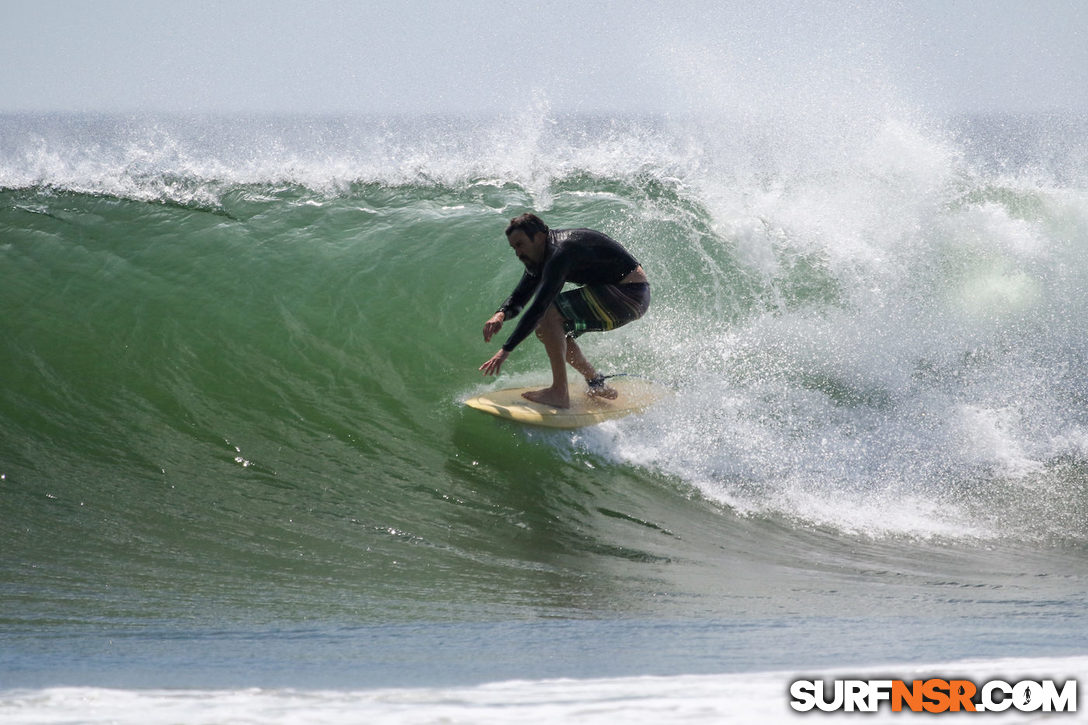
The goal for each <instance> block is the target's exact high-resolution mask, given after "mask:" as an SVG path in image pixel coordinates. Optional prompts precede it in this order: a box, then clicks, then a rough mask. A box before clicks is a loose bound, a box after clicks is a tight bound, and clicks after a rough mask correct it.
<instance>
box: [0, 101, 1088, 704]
mask: <svg viewBox="0 0 1088 725" xmlns="http://www.w3.org/2000/svg"><path fill="white" fill-rule="evenodd" d="M524 211H535V212H537V213H538V214H540V215H541V216H542V217H543V218H544V219H545V220H546V221H547V222H548V223H549V224H551V225H552V226H553V227H556V228H563V227H573V226H585V227H591V228H595V229H599V230H602V231H604V232H606V233H608V234H610V235H612V236H613V237H615V238H616V239H618V240H620V241H621V242H622V243H623V244H625V245H626V246H627V247H628V248H629V249H630V250H631V251H632V252H633V253H634V254H635V256H636V257H638V259H639V260H640V261H641V263H642V264H643V266H644V268H645V269H646V271H647V274H648V275H649V277H650V280H651V283H652V286H653V295H654V297H653V304H652V307H651V309H650V312H649V313H648V314H647V316H646V317H645V318H643V319H642V320H640V321H638V322H636V323H634V324H632V325H629V326H627V327H625V328H623V329H621V330H618V331H615V332H612V333H608V334H603V335H596V336H593V335H587V336H586V337H584V338H583V349H584V350H585V351H586V353H587V355H588V356H589V357H590V359H591V360H592V361H593V362H595V363H596V364H597V365H598V367H600V368H601V369H602V370H604V371H606V372H627V373H635V374H639V375H644V376H647V377H651V378H653V379H655V380H659V381H661V382H664V383H667V384H669V385H671V386H672V387H673V388H674V390H675V395H674V396H673V397H672V398H671V399H670V400H668V401H667V402H665V403H663V404H661V405H659V406H657V407H655V408H653V409H651V410H649V411H648V412H646V413H645V414H643V415H640V416H634V417H630V418H627V419H624V420H620V421H614V422H610V423H606V424H602V425H600V426H597V427H594V428H589V429H583V430H580V431H576V432H544V431H539V430H534V429H530V428H523V427H519V426H516V425H513V424H509V423H505V422H502V421H499V420H496V419H493V418H491V417H489V416H485V415H482V414H480V413H478V412H476V411H472V410H468V409H466V408H465V407H464V406H463V405H461V401H462V400H464V399H465V398H466V397H468V396H470V395H472V394H475V393H478V392H479V391H481V390H485V389H488V388H491V387H494V386H496V385H502V386H505V385H532V384H536V383H541V384H543V383H545V382H546V381H547V380H548V366H547V360H546V358H545V356H544V354H543V350H542V348H541V346H540V345H539V344H538V343H537V342H536V341H535V340H532V339H530V340H528V341H526V342H525V343H524V344H523V345H521V346H520V347H519V348H518V349H517V350H516V351H515V353H514V354H513V356H512V357H511V359H510V360H509V361H508V362H507V364H506V366H505V367H504V374H503V376H502V377H501V378H500V379H499V380H498V381H497V382H495V381H492V380H488V379H483V378H482V377H481V376H480V374H479V372H478V371H477V368H478V366H479V365H480V364H482V363H483V362H484V361H485V360H487V359H488V358H489V357H490V356H491V354H492V353H493V352H494V351H495V349H497V347H498V343H499V342H501V340H502V339H505V335H506V334H508V332H509V328H508V329H507V330H504V331H503V332H502V333H500V335H499V340H498V341H493V342H492V344H490V345H489V344H485V343H484V342H483V340H482V335H481V329H482V326H483V323H484V321H485V320H486V319H487V318H488V317H489V316H490V315H491V314H492V312H493V311H494V310H495V309H496V308H497V306H498V305H499V303H500V302H501V301H502V300H503V299H504V298H505V296H506V295H507V294H509V292H510V290H511V289H512V288H513V286H514V284H515V283H516V281H517V279H518V276H519V274H520V265H519V264H518V262H517V260H516V259H515V258H514V256H513V255H512V253H511V252H510V250H509V248H508V247H507V245H506V242H505V238H504V237H503V235H502V231H503V228H504V226H505V224H506V222H507V220H509V219H510V218H511V217H513V216H515V215H517V214H520V213H522V212H524ZM921 670H924V671H926V672H930V673H936V674H942V673H950V672H960V673H965V674H966V675H969V676H971V677H972V678H973V679H984V677H985V676H988V675H991V674H993V673H1007V672H1017V673H1020V674H1021V675H1023V676H1025V677H1032V678H1035V679H1038V678H1040V677H1044V676H1050V675H1056V676H1062V677H1082V678H1083V676H1084V675H1085V674H1086V671H1088V122H1085V120H1084V119H1079V118H1074V117H1065V116H1054V115H1038V116H1031V117H1024V116H1019V117H1011V116H1006V117H1001V116H990V117H961V118H942V119H934V118H928V117H924V116H922V115H921V114H912V113H906V112H898V113H893V112H889V111H887V110H886V109H885V110H883V111H881V112H875V111H874V112H873V113H869V114H852V115H849V116H843V117H835V116H833V115H832V116H823V115H821V116H819V117H814V116H802V117H797V118H782V117H778V116H773V115H760V114H758V113H744V114H734V115H729V114H723V115H722V116H721V117H715V118H708V117H700V118H697V119H695V118H669V117H645V118H639V117H625V118H607V117H566V116H555V115H553V114H551V113H549V112H548V110H547V109H546V108H529V109H527V110H526V111H525V112H524V113H522V114H513V115H510V116H504V117H499V116H496V117H489V118H460V117H458V118H453V117H344V118H338V117H320V118H317V117H267V116H254V117H242V116H236V117H229V118H223V117H182V116H121V115H117V116H110V115H8V116H0V721H4V722H151V723H160V722H161V723H167V722H170V723H173V722H290V723H294V722H364V721H369V722H420V723H423V722H437V721H442V722H509V721H512V720H514V719H516V720H517V721H519V722H558V721H587V722H590V721H592V722H614V721H615V720H616V719H617V718H624V719H627V720H630V721H633V722H663V721H669V720H670V719H680V718H686V721H692V722H749V721H752V718H753V717H756V716H757V715H758V717H759V718H760V719H761V720H762V721H775V720H779V719H788V718H789V717H790V712H791V711H790V709H789V707H788V696H787V691H788V683H789V682H790V681H791V680H793V679H795V678H796V677H798V676H799V675H801V674H807V675H813V674H817V675H822V674H826V673H850V674H856V673H862V672H873V671H879V672H881V673H883V674H887V675H894V676H896V677H902V678H904V679H909V678H910V677H911V676H912V675H914V674H916V673H917V672H919V671H921ZM1081 684H1082V685H1083V684H1084V681H1082V683H1081ZM1083 698H1084V693H1082V699H1083ZM1081 709H1082V710H1085V708H1081ZM885 715H887V716H888V719H889V720H892V721H895V720H896V719H899V720H901V719H902V716H899V717H892V715H891V714H890V713H885ZM1014 717H1016V716H1014ZM1078 717H1084V716H1083V715H1079V716H1078ZM908 719H910V718H908ZM997 719H998V720H999V721H1002V722H1004V721H1008V719H1007V718H1006V719H1002V718H1000V717H998V718H997ZM870 721H871V720H870ZM1062 721H1063V722H1064V721H1070V718H1068V717H1066V718H1064V719H1063V720H1062Z"/></svg>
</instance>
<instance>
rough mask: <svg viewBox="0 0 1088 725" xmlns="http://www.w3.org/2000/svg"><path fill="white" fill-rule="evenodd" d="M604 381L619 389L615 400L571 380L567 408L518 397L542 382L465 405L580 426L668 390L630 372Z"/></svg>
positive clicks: (640, 406)
mask: <svg viewBox="0 0 1088 725" xmlns="http://www.w3.org/2000/svg"><path fill="white" fill-rule="evenodd" d="M608 385H609V386H610V387H612V388H614V389H615V390H616V392H618V393H619V395H618V396H616V399H615V400H605V399H604V398H597V397H590V396H589V395H587V394H586V384H585V382H583V381H581V380H579V381H578V382H575V383H571V385H570V407H569V408H553V407H552V406H550V405H541V404H540V403H533V402H531V401H528V400H526V399H525V398H523V397H521V394H522V393H524V392H525V391H527V390H540V388H542V387H544V385H535V386H533V387H528V388H505V389H503V390H494V391H492V392H489V393H484V394H482V395H477V396H475V397H472V398H469V399H468V400H466V401H465V405H467V406H468V407H470V408H474V409H476V410H482V411H483V412H485V413H490V414H491V415H494V416H497V417H499V418H505V419H507V420H512V421H516V422H518V423H526V424H528V425H538V426H544V427H547V428H582V427H585V426H588V425H596V424H598V423H601V422H604V421H606V420H613V419H615V418H622V417H624V416H627V415H631V414H632V413H639V412H641V411H643V410H646V409H647V408H648V407H650V406H651V405H653V404H654V403H656V402H658V401H659V400H661V399H663V398H665V397H667V396H668V395H670V394H671V391H670V390H669V388H667V387H666V386H664V385H662V384H660V383H655V382H654V381H652V380H647V379H646V378H639V377H634V376H622V377H615V378H611V379H609V381H608Z"/></svg>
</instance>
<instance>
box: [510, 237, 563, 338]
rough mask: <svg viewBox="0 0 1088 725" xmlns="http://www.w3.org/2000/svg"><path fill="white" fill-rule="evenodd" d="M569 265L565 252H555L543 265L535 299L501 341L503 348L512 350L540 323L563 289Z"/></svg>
mask: <svg viewBox="0 0 1088 725" xmlns="http://www.w3.org/2000/svg"><path fill="white" fill-rule="evenodd" d="M570 266H571V257H570V255H567V254H556V255H555V256H553V257H552V258H551V259H549V260H548V263H547V264H545V265H544V270H543V271H542V272H541V274H540V287H539V288H538V289H537V292H536V299H534V300H533V304H531V305H529V309H527V310H525V314H524V315H523V316H522V318H521V321H519V322H518V326H517V327H515V328H514V332H513V333H511V335H510V337H509V338H507V340H506V342H505V343H503V346H502V349H503V350H506V351H507V352H510V351H512V350H513V349H514V348H515V347H517V346H518V344H519V343H520V342H521V341H522V340H524V339H525V338H527V337H528V336H529V333H530V332H532V331H533V330H535V329H536V326H537V325H539V324H540V320H541V319H542V318H543V317H544V313H545V312H547V311H548V307H549V306H550V305H551V304H552V302H554V301H555V298H556V297H557V296H558V295H559V292H560V291H561V290H562V289H563V284H564V283H565V282H566V279H567V272H568V271H569V270H570Z"/></svg>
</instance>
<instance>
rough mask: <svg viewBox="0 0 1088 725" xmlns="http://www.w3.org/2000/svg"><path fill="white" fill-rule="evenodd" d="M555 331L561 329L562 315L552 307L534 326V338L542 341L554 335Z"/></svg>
mask: <svg viewBox="0 0 1088 725" xmlns="http://www.w3.org/2000/svg"><path fill="white" fill-rule="evenodd" d="M557 329H558V330H562V329H563V315H561V314H560V313H559V309H558V308H557V307H556V306H555V305H552V306H551V307H549V308H548V309H547V311H546V312H545V313H544V316H543V317H541V318H540V322H539V323H538V324H537V326H536V336H537V337H539V338H540V339H541V340H543V339H544V337H545V336H546V335H548V334H549V333H554V332H555V331H556V330H557Z"/></svg>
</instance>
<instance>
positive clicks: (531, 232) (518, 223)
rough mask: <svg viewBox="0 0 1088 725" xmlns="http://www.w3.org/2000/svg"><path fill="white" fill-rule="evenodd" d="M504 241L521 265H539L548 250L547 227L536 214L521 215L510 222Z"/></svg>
mask: <svg viewBox="0 0 1088 725" xmlns="http://www.w3.org/2000/svg"><path fill="white" fill-rule="evenodd" d="M506 239H507V241H508V242H510V246H511V248H513V250H514V254H516V255H517V256H518V259H520V260H521V263H522V264H524V265H526V266H529V265H540V264H542V263H543V262H544V257H545V255H546V254H547V249H548V225H547V224H545V223H544V221H543V220H542V219H541V218H540V217H538V216H537V215H536V214H522V215H521V216H517V217H514V218H513V219H511V220H510V225H509V226H507V227H506Z"/></svg>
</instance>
